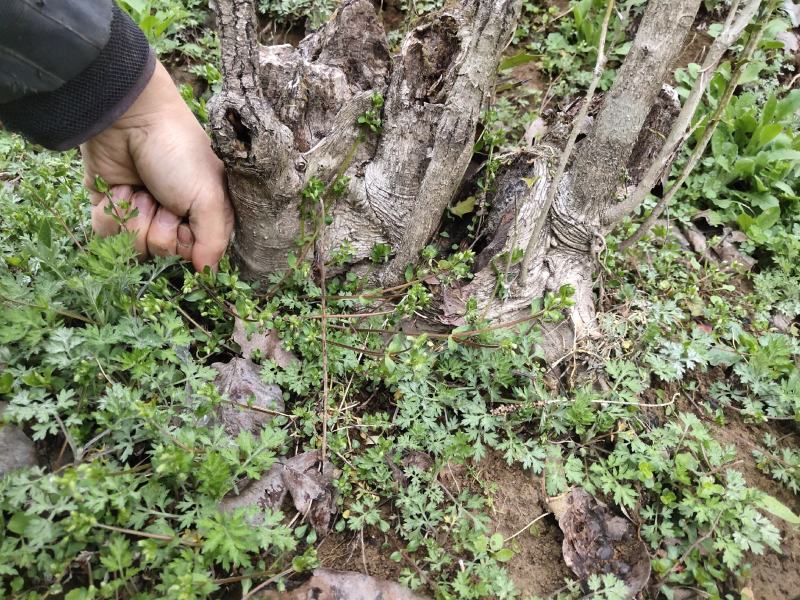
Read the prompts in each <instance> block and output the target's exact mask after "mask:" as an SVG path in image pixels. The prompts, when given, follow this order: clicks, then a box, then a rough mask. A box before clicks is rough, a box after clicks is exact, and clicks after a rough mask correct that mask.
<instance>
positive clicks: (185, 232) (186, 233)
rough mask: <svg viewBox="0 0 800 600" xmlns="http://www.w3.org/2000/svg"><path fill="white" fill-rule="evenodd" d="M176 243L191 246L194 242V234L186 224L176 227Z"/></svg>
mask: <svg viewBox="0 0 800 600" xmlns="http://www.w3.org/2000/svg"><path fill="white" fill-rule="evenodd" d="M178 244H180V245H181V246H191V245H192V244H194V235H192V230H191V229H189V227H188V226H187V225H181V226H180V227H178Z"/></svg>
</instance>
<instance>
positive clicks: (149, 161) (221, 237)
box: [81, 63, 233, 270]
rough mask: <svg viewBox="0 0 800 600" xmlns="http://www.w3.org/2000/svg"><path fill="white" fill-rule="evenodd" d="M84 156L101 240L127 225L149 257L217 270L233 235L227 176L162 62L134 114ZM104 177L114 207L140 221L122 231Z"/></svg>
mask: <svg viewBox="0 0 800 600" xmlns="http://www.w3.org/2000/svg"><path fill="white" fill-rule="evenodd" d="M81 155H82V156H83V165H84V184H85V185H86V187H88V188H89V190H90V191H89V194H90V197H91V200H92V205H93V208H92V229H94V231H95V233H97V234H98V235H100V236H108V235H113V234H115V233H118V232H119V231H120V228H121V226H124V227H125V228H126V229H127V230H128V231H135V232H136V240H135V247H136V250H137V252H138V253H139V254H140V256H142V257H144V258H146V257H147V256H148V255H155V256H169V255H174V254H178V255H180V256H182V257H183V258H185V259H187V260H191V261H192V263H193V264H194V266H195V268H196V269H198V270H202V269H203V268H204V267H205V266H207V265H208V266H211V267H212V268H216V266H217V263H219V259H220V258H221V257H222V255H223V253H224V252H225V248H226V247H227V245H228V241H229V239H230V235H231V231H232V230H233V210H232V209H231V206H230V202H229V200H228V195H227V190H226V185H225V171H224V169H223V166H222V162H221V161H220V160H219V159H218V158H217V156H216V155H215V154H214V152H213V150H212V149H211V144H210V141H209V139H208V136H206V134H205V132H204V131H203V128H202V127H201V126H200V124H199V123H198V122H197V120H196V119H195V118H194V115H192V113H191V111H190V110H189V108H188V107H187V106H186V104H185V103H184V101H183V99H182V98H181V97H180V94H179V93H178V90H177V89H176V88H175V85H174V84H173V82H172V79H171V78H170V76H169V73H167V71H166V69H165V68H164V67H163V66H162V65H161V64H160V63H156V68H155V72H154V73H153V76H152V78H151V79H150V82H149V83H148V84H147V86H146V87H145V89H144V91H143V92H142V93H141V95H140V96H139V97H138V98H137V99H136V101H135V102H134V103H133V105H132V106H131V107H130V108H129V109H128V111H127V112H126V113H125V114H124V115H122V117H120V118H119V119H118V120H117V121H116V122H115V123H114V124H113V125H111V127H109V128H107V129H106V130H105V131H103V132H102V133H100V134H98V135H96V136H95V137H93V138H92V139H91V140H89V141H88V142H86V143H85V144H82V145H81ZM98 176H99V177H100V178H102V179H103V180H104V181H105V182H106V183H107V184H108V185H109V188H110V189H109V191H108V196H110V197H111V198H112V199H113V201H114V204H119V203H121V202H127V203H128V204H129V205H130V207H131V210H132V209H133V208H136V209H137V210H138V214H137V215H136V216H134V217H133V218H130V219H128V220H127V221H123V223H122V224H121V220H120V218H119V216H117V215H115V214H113V213H115V212H117V211H118V208H117V207H116V206H114V207H112V208H111V209H109V208H108V207H109V199H108V197H107V196H106V194H104V193H101V192H100V191H99V190H98V189H97V187H96V183H95V182H96V180H97V177H98ZM184 219H186V220H187V221H188V222H185V221H184Z"/></svg>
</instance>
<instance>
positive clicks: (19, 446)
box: [0, 402, 39, 477]
mask: <svg viewBox="0 0 800 600" xmlns="http://www.w3.org/2000/svg"><path fill="white" fill-rule="evenodd" d="M6 406H7V404H6V403H5V402H0V477H3V476H5V475H6V473H10V472H11V471H15V470H16V469H22V468H25V467H35V466H36V465H37V464H38V462H39V461H38V458H37V456H36V447H35V446H34V444H33V442H32V441H31V439H30V438H29V437H28V436H27V435H25V432H23V431H22V429H20V428H19V427H16V426H14V425H3V424H2V415H3V413H4V412H5V410H6Z"/></svg>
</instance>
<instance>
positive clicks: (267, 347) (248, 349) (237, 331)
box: [231, 317, 297, 369]
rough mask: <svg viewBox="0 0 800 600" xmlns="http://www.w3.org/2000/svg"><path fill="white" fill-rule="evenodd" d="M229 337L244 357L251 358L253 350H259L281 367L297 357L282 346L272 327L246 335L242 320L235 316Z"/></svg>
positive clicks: (294, 360) (293, 361) (262, 355)
mask: <svg viewBox="0 0 800 600" xmlns="http://www.w3.org/2000/svg"><path fill="white" fill-rule="evenodd" d="M231 337H232V339H233V341H234V342H236V343H237V344H239V347H240V348H241V349H242V356H244V358H247V359H249V358H251V357H252V356H253V352H254V351H256V350H259V351H260V352H261V357H262V358H266V359H270V360H273V361H275V364H276V365H278V366H279V367H280V368H282V369H285V368H286V367H288V366H289V365H291V364H292V363H295V362H297V357H296V356H295V355H294V354H292V353H291V352H289V351H287V350H286V349H285V348H284V347H283V344H282V343H281V339H280V338H279V337H278V333H277V332H276V331H275V330H274V329H267V330H265V331H256V332H254V333H252V334H250V335H248V334H247V331H246V330H245V325H244V321H242V319H240V318H239V317H236V320H235V321H234V323H233V335H232V336H231Z"/></svg>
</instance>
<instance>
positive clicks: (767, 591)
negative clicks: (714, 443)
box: [713, 418, 800, 600]
mask: <svg viewBox="0 0 800 600" xmlns="http://www.w3.org/2000/svg"><path fill="white" fill-rule="evenodd" d="M776 429H777V427H776V426H773V425H772V424H770V425H769V426H768V427H754V426H750V425H747V424H746V423H744V422H743V421H742V420H741V419H739V418H733V419H731V420H730V421H729V422H728V423H727V424H726V425H725V426H723V427H714V429H713V431H714V435H715V437H716V439H717V440H718V441H719V442H720V443H724V444H728V445H732V446H735V447H736V451H737V454H738V460H740V461H741V462H740V463H738V464H737V465H736V468H737V469H738V470H740V471H741V472H742V474H743V475H744V477H745V480H746V481H747V483H748V485H750V486H751V487H755V488H758V489H760V490H762V491H763V492H766V493H767V494H769V495H770V496H773V497H775V498H777V499H778V500H780V501H781V502H783V503H784V504H785V505H786V506H788V507H789V508H791V509H792V510H793V511H794V512H795V513H797V512H798V511H800V499H798V497H797V496H795V495H794V494H792V492H791V491H790V490H787V489H786V488H785V487H783V486H782V485H781V484H780V483H778V482H777V481H775V480H774V479H772V478H771V477H769V476H768V475H766V474H764V473H762V472H761V471H760V470H759V469H758V468H757V467H756V463H755V459H754V458H753V454H752V452H753V450H754V449H756V448H759V447H760V445H761V444H760V443H759V442H760V440H761V438H763V436H764V433H766V432H767V431H768V430H772V431H770V432H771V433H773V434H774V435H776V437H781V436H783V435H786V433H787V432H786V431H776ZM795 433H796V432H795ZM767 516H769V515H767ZM770 520H771V521H772V522H773V523H774V524H775V526H776V527H777V528H778V529H779V530H780V532H781V537H782V539H783V542H782V544H781V547H782V550H783V553H782V554H775V553H774V552H772V551H771V550H768V551H767V553H766V554H764V555H762V556H756V555H751V556H750V557H749V562H750V564H751V565H752V570H751V574H750V577H749V579H747V580H744V581H742V582H741V587H749V588H750V589H751V590H752V592H753V597H754V598H755V600H797V599H799V598H800V527H795V526H792V525H790V524H788V523H786V522H785V521H782V520H780V519H777V518H771V519H770Z"/></svg>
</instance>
